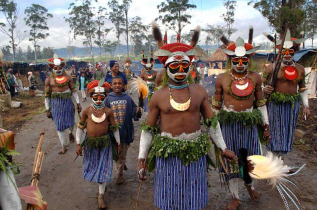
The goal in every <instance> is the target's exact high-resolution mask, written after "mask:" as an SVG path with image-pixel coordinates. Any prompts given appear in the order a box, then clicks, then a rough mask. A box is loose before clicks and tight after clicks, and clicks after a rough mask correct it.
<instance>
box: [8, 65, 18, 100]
mask: <svg viewBox="0 0 317 210" xmlns="http://www.w3.org/2000/svg"><path fill="white" fill-rule="evenodd" d="M7 82H8V85H9V87H8V88H9V91H10V94H11V97H14V96H15V86H16V84H15V82H14V75H13V69H9V70H8V73H7Z"/></svg>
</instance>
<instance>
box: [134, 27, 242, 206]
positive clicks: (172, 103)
mask: <svg viewBox="0 0 317 210" xmlns="http://www.w3.org/2000/svg"><path fill="white" fill-rule="evenodd" d="M152 27H153V35H154V37H155V39H156V40H157V42H158V47H159V50H158V51H157V52H156V55H157V56H158V59H159V60H160V61H161V62H162V63H163V64H164V66H165V70H164V71H165V74H164V78H163V82H162V86H161V88H160V89H159V90H157V91H155V92H154V94H153V96H152V98H151V103H150V111H149V114H148V117H147V120H146V123H145V125H144V126H142V128H141V129H142V133H141V138H140V150H139V160H138V174H139V178H140V179H141V180H145V179H146V174H145V172H146V161H145V158H146V157H147V156H148V160H149V162H148V169H149V170H152V169H153V166H154V165H155V180H154V189H155V190H154V204H155V206H156V207H158V208H160V209H202V208H205V207H206V206H207V204H208V188H207V171H206V169H207V165H206V164H207V161H206V154H207V153H208V152H209V150H210V146H211V145H210V144H211V142H210V139H209V137H208V135H207V134H205V133H203V132H202V131H201V125H200V118H201V115H202V116H203V117H204V119H205V122H206V125H207V127H208V132H209V134H210V135H211V136H212V138H213V140H214V142H215V144H216V145H217V146H218V147H219V148H220V150H221V153H222V154H223V155H224V156H225V157H227V158H229V159H236V156H235V155H234V153H233V152H231V151H230V150H228V149H227V148H226V144H225V143H224V141H223V138H222V135H221V131H220V127H219V124H217V121H216V119H215V118H213V117H214V113H213V111H212V110H211V109H210V107H209V104H208V96H207V92H206V90H205V89H204V87H203V86H201V85H197V84H193V83H192V78H191V77H190V71H189V65H190V60H191V59H192V58H193V56H194V55H195V50H194V46H195V45H196V43H197V41H198V38H199V31H200V29H199V28H197V29H196V31H195V33H194V36H193V39H192V41H191V44H190V45H187V44H183V43H180V42H177V43H172V44H165V45H164V43H163V40H162V35H161V32H160V30H159V28H158V26H157V25H156V24H155V23H153V25H152ZM159 117H160V125H161V126H160V127H161V128H160V130H158V127H156V123H157V121H158V118H159ZM212 122H213V123H212ZM150 147H151V149H150ZM149 149H150V153H149V154H148V151H149ZM154 162H155V163H154Z"/></svg>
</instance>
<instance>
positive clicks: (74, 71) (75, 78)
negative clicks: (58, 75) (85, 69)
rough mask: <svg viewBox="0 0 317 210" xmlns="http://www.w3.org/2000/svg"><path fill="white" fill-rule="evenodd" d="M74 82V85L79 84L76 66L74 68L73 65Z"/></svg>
mask: <svg viewBox="0 0 317 210" xmlns="http://www.w3.org/2000/svg"><path fill="white" fill-rule="evenodd" d="M72 80H73V83H74V85H76V82H77V74H76V69H75V66H74V65H72Z"/></svg>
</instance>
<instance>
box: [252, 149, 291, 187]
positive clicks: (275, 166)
mask: <svg viewBox="0 0 317 210" xmlns="http://www.w3.org/2000/svg"><path fill="white" fill-rule="evenodd" d="M248 160H250V161H251V163H252V164H253V165H254V170H253V171H252V172H251V173H250V176H251V177H252V178H254V179H268V181H269V183H270V184H271V185H273V187H275V186H276V185H277V181H279V180H281V178H284V177H287V174H288V172H289V168H288V166H287V165H284V161H283V160H282V159H281V158H280V157H274V156H273V154H272V153H271V152H269V153H268V154H267V155H266V156H262V155H252V156H249V157H248Z"/></svg>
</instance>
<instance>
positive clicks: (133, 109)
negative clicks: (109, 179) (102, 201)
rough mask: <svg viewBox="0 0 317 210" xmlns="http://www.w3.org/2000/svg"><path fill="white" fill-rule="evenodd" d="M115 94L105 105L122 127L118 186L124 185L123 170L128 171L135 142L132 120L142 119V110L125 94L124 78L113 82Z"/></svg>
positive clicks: (115, 78) (115, 79) (116, 78)
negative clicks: (130, 150) (127, 158)
mask: <svg viewBox="0 0 317 210" xmlns="http://www.w3.org/2000/svg"><path fill="white" fill-rule="evenodd" d="M111 88H112V89H113V92H111V93H109V95H108V96H107V98H106V100H105V104H106V106H107V107H109V108H110V109H111V110H112V112H113V114H114V119H115V121H116V123H118V124H119V126H120V129H119V131H120V145H121V153H120V154H119V156H118V160H117V162H116V166H117V170H118V177H117V181H116V184H117V185H120V184H122V183H123V170H127V168H126V165H125V161H126V156H127V152H128V148H129V145H130V143H132V142H133V138H134V128H133V122H132V119H133V118H134V117H136V118H140V115H141V109H140V108H139V107H137V106H136V104H135V103H134V101H133V100H132V98H131V97H130V96H129V95H128V94H126V93H125V92H123V88H124V82H123V79H122V77H120V76H115V77H113V78H112V81H111Z"/></svg>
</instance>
